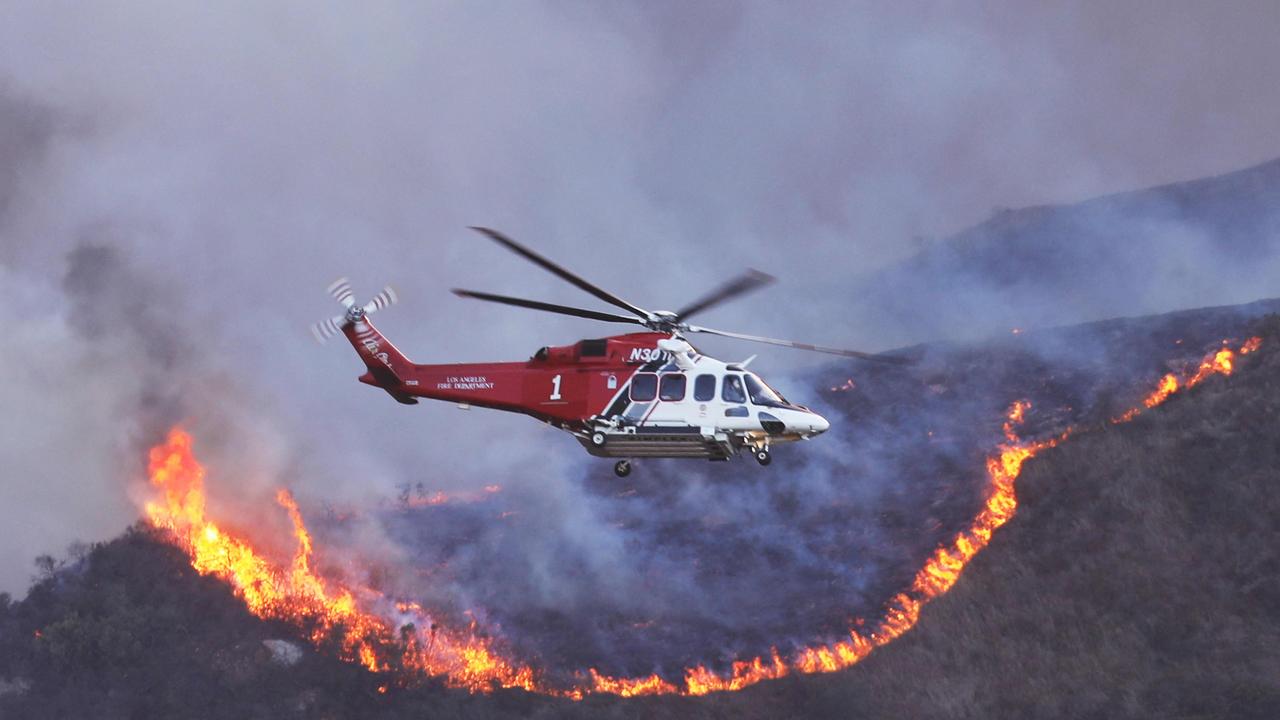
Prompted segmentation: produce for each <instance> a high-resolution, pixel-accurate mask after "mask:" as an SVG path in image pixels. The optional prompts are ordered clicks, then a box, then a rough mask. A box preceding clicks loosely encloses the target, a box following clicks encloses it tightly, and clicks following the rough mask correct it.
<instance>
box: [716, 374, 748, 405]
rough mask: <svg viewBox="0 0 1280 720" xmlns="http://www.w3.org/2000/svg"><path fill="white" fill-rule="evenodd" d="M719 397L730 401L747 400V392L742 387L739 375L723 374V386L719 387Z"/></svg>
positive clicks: (739, 401)
mask: <svg viewBox="0 0 1280 720" xmlns="http://www.w3.org/2000/svg"><path fill="white" fill-rule="evenodd" d="M720 399H721V400H724V401H725V402H731V403H741V402H746V401H747V393H746V391H745V390H743V389H742V376H741V375H725V376H724V387H723V388H721V389H720Z"/></svg>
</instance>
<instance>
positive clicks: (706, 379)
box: [693, 375, 716, 402]
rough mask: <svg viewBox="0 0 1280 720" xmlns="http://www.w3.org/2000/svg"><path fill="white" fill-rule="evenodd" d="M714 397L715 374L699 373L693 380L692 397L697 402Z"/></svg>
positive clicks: (713, 398)
mask: <svg viewBox="0 0 1280 720" xmlns="http://www.w3.org/2000/svg"><path fill="white" fill-rule="evenodd" d="M715 398H716V376H715V375H699V376H698V377H696V378H694V381H693V399H694V400H697V401H698V402H706V401H708V400H715Z"/></svg>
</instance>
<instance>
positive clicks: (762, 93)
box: [0, 2, 1280, 591]
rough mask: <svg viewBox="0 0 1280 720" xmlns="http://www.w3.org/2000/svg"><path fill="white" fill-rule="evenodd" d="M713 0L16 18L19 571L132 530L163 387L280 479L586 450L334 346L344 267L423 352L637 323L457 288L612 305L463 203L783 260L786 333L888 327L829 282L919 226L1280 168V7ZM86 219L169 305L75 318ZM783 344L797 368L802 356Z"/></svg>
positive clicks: (516, 468) (4, 188) (621, 260)
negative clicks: (551, 270) (395, 378)
mask: <svg viewBox="0 0 1280 720" xmlns="http://www.w3.org/2000/svg"><path fill="white" fill-rule="evenodd" d="M686 5H687V4H685V3H649V2H646V3H631V4H621V3H619V4H587V3H584V4H578V5H574V4H568V3H546V4H543V3H532V2H530V3H507V4H498V3H489V4H484V3H433V4H425V3H404V4H391V3H385V4H377V5H375V6H369V7H362V8H361V9H360V10H359V11H354V10H351V9H350V6H348V5H345V4H338V3H331V4H319V3H302V2H298V3H274V4H270V5H265V6H264V5H263V4H262V3H256V2H239V3H235V2H225V3H217V4H213V5H205V6H196V7H190V8H186V7H178V6H176V5H174V4H171V3H162V2H120V3H110V4H108V3H96V4H84V3H73V2H65V3H56V2H40V3H35V2H33V3H16V4H11V5H9V6H7V7H6V8H5V10H4V12H3V20H2V21H0V100H3V102H0V154H2V155H3V157H0V165H2V166H4V167H5V168H6V169H5V170H3V171H0V213H2V214H0V279H3V280H4V286H5V287H6V288H7V289H8V290H9V291H10V297H11V298H12V297H14V294H15V293H16V297H17V298H18V299H19V300H20V302H21V304H20V307H21V308H22V317H21V319H20V320H19V321H17V325H18V326H17V327H16V328H11V329H10V331H9V332H10V338H11V339H12V340H14V342H7V343H5V344H4V346H3V351H0V401H2V402H3V404H4V407H5V408H6V413H5V415H6V417H5V420H4V426H5V427H4V429H5V431H6V432H5V437H4V439H3V440H0V458H2V459H3V462H4V466H5V470H6V473H5V477H4V479H3V480H2V481H0V508H2V509H0V524H2V525H3V527H6V528H10V529H9V530H6V531H5V533H4V535H2V536H0V537H3V538H4V539H5V546H6V553H5V556H4V563H3V565H2V566H0V589H6V590H10V591H14V590H20V589H21V588H22V587H23V586H24V584H25V581H26V577H27V574H28V570H27V568H28V567H29V561H30V558H31V557H32V556H33V555H34V554H36V553H38V552H43V551H55V552H56V551H58V550H59V549H60V548H61V547H62V546H63V545H65V544H66V542H67V541H69V540H71V539H73V538H76V537H79V538H81V539H88V540H92V539H99V538H102V537H106V536H108V535H110V534H112V533H113V532H115V530H117V529H118V528H120V527H122V526H123V525H124V524H126V523H127V522H129V520H130V519H131V518H132V514H131V506H130V505H129V504H128V503H127V502H125V501H122V498H125V497H126V491H125V489H124V485H125V478H127V477H131V476H132V475H131V474H136V470H137V466H136V465H134V466H132V467H131V466H129V462H130V460H129V459H130V458H132V462H133V463H138V462H140V461H139V460H138V458H137V457H136V450H137V445H136V444H137V443H138V442H142V441H143V437H142V436H143V435H145V431H146V429H147V427H148V421H143V420H139V419H138V418H137V417H135V414H136V412H137V408H139V407H147V408H154V407H156V406H157V405H156V404H155V403H149V402H146V403H144V402H142V401H141V400H139V398H145V397H149V396H148V392H147V389H146V388H147V385H148V382H151V383H156V382H159V383H166V384H167V386H166V387H164V388H162V389H161V390H160V391H159V392H160V394H162V395H164V396H165V397H166V398H168V399H169V400H170V401H171V402H169V403H168V404H167V405H166V404H163V403H162V404H161V405H163V406H164V407H173V406H175V403H177V404H180V410H178V411H174V412H176V413H177V414H185V415H187V416H188V417H187V419H188V421H189V422H190V423H192V424H193V425H195V426H196V427H197V428H198V429H200V428H201V423H205V424H206V425H208V427H204V428H203V429H204V431H205V437H206V438H213V439H212V440H209V441H206V444H207V445H209V446H210V447H209V448H208V456H209V458H210V460H211V461H212V462H214V463H215V465H217V464H221V466H223V467H225V468H227V469H228V473H226V474H230V469H231V468H235V470H236V472H235V475H236V478H237V480H236V481H235V482H236V483H238V484H240V485H238V487H239V488H240V489H239V490H238V491H243V492H246V493H249V494H250V495H251V494H252V492H253V488H259V489H260V488H266V487H270V486H272V485H273V484H275V483H277V482H281V481H282V480H283V481H286V482H289V483H290V484H293V485H295V487H296V488H297V489H298V490H299V493H300V495H301V496H302V497H303V498H304V499H307V498H308V496H309V497H310V498H311V499H314V500H317V501H318V500H319V499H322V498H323V499H333V500H336V501H341V500H344V499H352V498H359V497H365V496H367V495H368V494H369V493H370V492H380V493H387V492H391V491H392V490H391V489H392V488H393V487H394V485H395V484H396V483H398V482H403V481H405V480H406V479H407V478H410V477H412V478H413V479H414V480H420V479H423V477H422V476H423V474H424V473H426V474H429V475H430V478H429V479H428V480H425V481H426V482H427V484H429V485H432V484H434V485H436V486H439V487H445V488H448V487H478V486H480V485H484V484H487V483H489V482H492V481H494V480H495V479H496V480H498V481H508V480H509V481H514V482H519V480H518V479H516V478H518V477H519V476H520V472H521V469H523V468H527V467H530V466H533V465H536V466H538V467H545V466H547V465H548V464H551V465H555V466H558V467H560V468H562V469H569V468H572V467H575V465H576V464H577V463H579V462H582V461H581V460H580V459H579V458H578V457H577V455H576V453H577V452H578V450H577V449H576V447H574V446H573V444H572V443H571V442H569V441H568V440H567V439H566V438H564V437H560V436H558V435H555V434H553V433H552V432H551V431H549V430H547V429H546V428H542V427H539V426H537V425H535V424H533V423H530V422H528V421H527V420H525V419H523V418H518V417H514V416H505V415H499V414H496V413H480V412H473V413H471V414H469V415H459V414H458V411H457V410H456V409H454V408H452V407H449V406H443V405H442V406H435V405H426V406H420V407H419V408H415V409H413V410H406V409H404V408H401V407H399V406H397V405H395V404H394V403H392V402H391V401H390V400H389V399H388V398H385V397H381V396H380V395H378V394H376V393H375V392H374V391H372V390H370V389H368V388H365V387H363V386H360V385H358V384H356V383H355V382H354V377H355V375H357V374H358V372H359V369H358V368H359V365H358V362H357V361H356V359H355V358H354V357H353V355H352V353H351V352H350V350H349V349H348V348H346V347H343V346H341V345H340V344H335V345H332V346H329V347H325V348H317V347H315V346H314V345H313V344H312V343H311V341H310V339H309V337H308V335H307V334H306V327H307V326H308V325H309V324H310V323H312V322H314V321H316V320H319V319H321V318H323V317H325V316H326V315H328V314H330V313H331V312H332V311H333V305H332V303H331V301H330V300H329V299H328V298H326V297H325V295H324V293H323V288H324V287H325V285H326V284H327V283H328V282H329V281H330V280H332V279H333V278H334V277H336V276H338V275H342V274H348V275H350V276H351V277H352V279H353V281H354V283H355V284H356V286H357V289H358V292H360V293H361V294H365V295H368V294H371V293H372V292H374V291H376V290H377V289H378V288H379V287H381V285H382V284H383V283H385V282H393V283H395V284H396V285H397V286H398V288H399V289H400V291H401V294H402V295H403V297H404V302H403V303H402V304H401V305H400V306H398V307H396V308H393V309H392V310H390V311H388V312H386V313H385V314H383V315H381V316H380V317H379V324H380V327H381V328H382V329H383V330H384V332H386V333H387V334H388V335H389V336H390V337H391V338H392V339H393V340H394V341H395V342H396V343H397V344H398V345H399V346H400V348H401V349H402V350H404V351H405V352H406V353H407V354H408V355H409V356H410V357H412V358H414V359H415V360H419V361H423V362H426V361H441V362H443V361H451V360H460V361H461V360H488V359H519V358H522V357H525V356H527V355H528V354H529V353H530V352H532V351H533V350H534V349H535V348H536V347H538V346H539V345H543V344H547V343H552V344H557V343H567V342H571V341H573V340H575V339H577V338H579V337H589V336H594V335H600V334H603V333H605V332H606V331H607V330H608V328H604V327H596V326H593V325H591V324H589V323H586V322H583V321H576V320H569V319H559V318H555V317H552V316H546V317H540V316H537V315H533V314H530V313H521V312H520V311H518V310H514V309H503V308H495V307H484V306H481V305H479V304H477V303H467V302H465V301H462V300H459V299H456V298H454V297H452V296H451V295H449V294H448V293H447V289H448V288H449V287H453V286H462V287H473V288H476V289H480V290H489V291H494V292H502V293H511V294H519V295H526V296H529V297H534V298H538V299H546V300H551V301H561V302H570V303H573V304H583V305H586V306H593V305H591V301H590V298H588V297H586V296H585V295H582V294H580V293H577V292H576V291H574V290H573V289H572V288H569V287H568V286H563V285H562V284H560V283H558V282H557V281H555V280H554V279H553V278H551V277H549V276H547V275H545V274H544V273H540V272H539V271H537V270H536V269H535V268H532V267H526V266H525V265H523V264H522V263H521V262H520V261H519V260H518V259H516V258H514V257H510V256H508V255H507V254H505V253H504V252H503V251H502V250H500V249H499V248H496V247H494V246H491V245H489V244H486V243H485V242H484V241H483V240H482V239H480V238H479V237H478V236H475V235H473V234H471V233H469V232H468V231H466V230H465V229H464V228H465V226H466V225H469V224H485V225H491V226H494V227H498V228H501V229H503V230H504V231H506V232H508V233H510V234H511V235H513V236H514V237H516V238H518V239H521V240H524V241H526V242H528V243H530V244H532V245H534V246H535V247H537V248H539V249H540V250H542V251H543V252H545V253H546V254H548V255H550V256H551V257H554V258H557V259H560V260H562V261H563V262H564V263H565V264H566V265H568V266H570V267H572V268H574V269H576V270H579V271H580V272H582V273H583V274H585V275H587V276H588V277H590V278H592V279H593V280H596V281H598V282H599V283H601V284H602V285H605V286H606V287H609V288H610V289H612V290H614V291H616V292H617V293H619V294H621V295H622V296H624V297H626V298H628V299H631V300H634V301H635V302H637V303H640V304H642V305H647V306H656V307H674V306H678V305H679V304H681V303H682V302H684V301H686V300H688V299H689V298H691V297H693V296H695V295H697V294H698V291H699V290H700V289H701V288H702V287H703V286H705V285H708V284H712V283H715V282H718V281H720V280H722V279H723V278H724V277H726V276H727V275H729V274H731V273H734V272H737V271H740V270H741V269H742V268H744V267H747V266H755V267H760V268H762V269H765V270H769V271H770V272H773V273H774V274H776V275H778V276H779V278H780V280H781V282H780V283H779V284H778V285H777V286H775V287H774V288H771V289H770V290H769V291H767V292H766V293H762V294H761V295H759V296H756V297H753V298H750V299H747V300H744V301H742V303H741V304H739V305H737V306H736V307H735V308H734V309H733V310H732V311H719V312H718V313H713V314H709V315H708V316H707V318H706V322H707V324H712V325H717V326H723V327H725V328H726V329H732V330H739V331H743V332H757V331H764V330H766V329H767V330H769V331H776V330H777V327H778V320H777V318H778V317H779V313H785V314H786V317H787V320H788V325H789V327H790V330H789V334H791V335H792V336H794V337H795V338H797V339H802V340H811V341H814V342H822V343H831V344H845V345H849V346H853V347H865V348H867V349H878V345H877V338H876V337H875V336H868V335H863V334H860V333H856V332H854V331H852V330H851V329H850V328H847V327H842V326H841V324H840V323H839V321H838V318H839V317H840V313H841V308H840V306H839V304H838V302H837V301H836V300H834V299H833V298H835V297H836V294H834V293H832V292H831V290H832V289H833V288H838V287H840V286H841V285H842V284H843V283H844V282H846V281H847V278H848V277H849V276H850V275H852V274H856V273H862V272H867V271H869V270H871V269H874V268H876V267H879V266H882V265H884V264H885V263H888V262H891V261H893V260H896V259H899V258H902V257H904V256H906V255H908V254H910V253H911V252H912V251H913V250H914V249H915V248H916V244H915V241H914V240H913V238H915V237H918V236H939V235H946V234H949V233H951V232H954V231H956V230H959V229H961V228H962V227H964V226H965V225H967V224H971V223H973V222H976V221H978V220H980V219H981V218H983V217H986V216H987V215H988V214H989V213H990V211H991V209H992V208H993V207H1001V206H1005V207H1017V206H1023V205H1028V204H1038V203H1056V202H1070V201H1075V200H1079V199H1083V198H1087V197H1090V196H1094V195H1099V194H1103V193H1108V192H1114V191H1121V190H1127V189H1131V188H1136V187H1141V186H1145V185H1151V184H1156V183H1162V182H1168V181H1173V180H1178V179H1185V178H1192V177H1198V176H1203V175H1207V174H1214V173H1218V172H1223V171H1226V170H1231V169H1235V168H1238V167H1242V166H1245V165H1248V164H1252V163H1255V162H1259V161H1262V160H1266V159H1269V158H1271V157H1274V156H1275V155H1277V154H1280V141H1278V140H1277V137H1276V133H1275V129H1276V128H1277V127H1280V85H1278V84H1277V83H1275V82H1274V72H1275V68H1276V67H1278V66H1280V62H1278V61H1280V46H1278V45H1277V44H1276V43H1275V37H1276V34H1277V30H1280V5H1277V4H1276V3H1273V2H1256V3H1247V2H1239V3H1222V4H1219V3H1201V2H1180V3H1179V2H1144V3H1083V4H1081V3H1063V4H1058V5H1057V6H1056V7H1034V8H1033V7H1031V6H1030V4H1027V3H1021V2H1000V3H985V4H981V5H978V4H967V3H921V4H916V5H914V6H912V7H909V8H901V7H892V8H890V7H889V6H888V5H886V4H884V3H830V4H828V3H806V4H803V5H797V4H791V3H700V4H697V5H696V6H694V7H692V8H689V7H686ZM801 8H802V9H801ZM33 127H34V128H36V129H33ZM40 127H44V128H47V132H46V133H43V134H42V133H41V132H40V131H39V129H38V128H40ZM85 242H90V243H94V244H98V245H107V246H111V247H112V248H115V249H116V250H118V251H119V258H120V262H121V263H123V264H124V266H125V267H126V268H127V270H124V271H122V273H123V275H122V277H130V278H145V279H146V281H145V282H141V281H139V282H136V283H135V282H132V281H131V282H130V283H129V287H128V289H129V290H133V291H134V292H135V293H136V294H137V297H136V298H131V297H129V293H128V292H124V293H121V292H118V291H115V290H113V291H111V292H109V293H106V294H105V295H101V296H99V295H94V296H92V297H93V298H95V300H94V302H104V303H116V304H118V306H119V307H121V308H134V307H136V305H135V304H136V303H141V304H143V305H147V306H150V307H152V308H153V309H152V310H151V311H150V312H153V313H155V314H156V315H157V319H156V322H155V323H152V324H145V325H144V326H139V325H138V324H136V323H133V322H132V321H130V320H129V319H128V317H127V315H125V314H121V313H114V314H111V313H109V314H108V315H107V316H106V317H108V318H109V319H110V318H114V319H115V320H114V322H115V323H116V324H115V325H114V326H109V327H108V328H107V329H106V330H105V332H106V335H107V336H108V338H114V339H108V340H104V339H103V338H102V337H101V336H99V337H90V336H86V335H85V334H84V333H83V332H81V331H80V330H78V329H77V323H76V317H77V307H76V305H75V304H74V303H73V302H71V301H70V300H69V299H68V296H67V291H66V290H65V289H64V283H63V278H64V276H65V275H66V274H67V271H68V264H67V258H68V254H69V253H70V252H71V250H72V249H73V248H75V247H77V246H78V245H80V244H83V243H85ZM82 309H83V308H81V310H82ZM757 316H762V317H763V316H768V317H772V318H773V319H774V320H773V322H772V323H771V324H770V327H768V328H764V327H759V326H755V325H753V322H752V320H753V318H754V317H757ZM833 318H835V320H833ZM155 328H167V331H168V332H172V333H173V334H175V335H177V336H181V338H180V342H181V344H183V346H184V347H190V348H191V353H190V355H184V356H183V358H184V359H183V360H182V361H181V363H180V364H179V365H177V366H173V365H165V364H163V363H161V362H160V361H159V360H158V359H157V358H156V357H155V356H154V355H153V351H152V350H151V349H149V346H148V345H147V343H145V342H142V341H141V340H138V338H145V337H151V335H149V333H152V332H154V331H155ZM175 342H177V341H175ZM709 346H711V347H713V349H716V350H720V349H722V348H724V349H727V351H728V352H730V353H733V352H740V353H741V354H742V355H747V354H750V353H751V352H755V349H754V348H751V349H747V348H742V347H738V346H729V345H721V344H709ZM33 348H38V350H33ZM765 353H766V354H764V355H762V359H763V361H764V362H763V363H762V364H763V366H762V367H761V368H760V369H761V371H762V372H764V373H766V375H768V374H769V373H770V370H773V371H774V373H775V374H776V373H778V372H781V371H782V370H783V369H784V364H785V363H788V362H789V361H788V358H790V357H793V356H789V355H786V354H785V352H783V351H765ZM157 363H159V364H157ZM215 406H216V408H217V409H216V410H211V409H210V408H213V407H215ZM12 408H37V409H38V412H29V413H17V412H14V411H13V410H12ZM170 414H172V413H170ZM197 414H198V415H200V417H194V416H193V415H197ZM209 415H216V416H217V417H219V418H220V420H219V421H217V422H216V423H215V422H214V421H212V420H209V419H208V416H209ZM165 417H166V418H167V417H168V415H166V416H165ZM202 418H203V419H202ZM215 425H216V427H215ZM72 431H74V435H75V436H76V437H78V438H80V439H81V440H80V442H78V443H77V444H76V446H75V447H76V449H75V451H74V452H70V451H68V452H59V451H57V448H59V447H62V446H63V444H65V443H66V442H67V436H68V434H71V433H72ZM495 439H500V440H501V442H499V443H497V444H495V443H494V440H495ZM233 440H234V442H233ZM45 449H47V450H45ZM211 482H212V481H211ZM228 482H229V481H228ZM246 488H247V489H246ZM32 518H36V519H38V522H33V521H32ZM19 528H21V529H19Z"/></svg>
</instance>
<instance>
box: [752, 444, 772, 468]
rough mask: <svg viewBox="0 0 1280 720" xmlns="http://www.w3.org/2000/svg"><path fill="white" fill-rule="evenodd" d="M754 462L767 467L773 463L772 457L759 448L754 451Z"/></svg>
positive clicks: (766, 451)
mask: <svg viewBox="0 0 1280 720" xmlns="http://www.w3.org/2000/svg"><path fill="white" fill-rule="evenodd" d="M756 462H758V463H760V464H761V465H768V464H769V463H771V462H773V456H772V455H770V454H769V451H768V450H765V449H764V448H761V449H759V450H757V451H756Z"/></svg>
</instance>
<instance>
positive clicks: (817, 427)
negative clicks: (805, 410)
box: [809, 413, 831, 435]
mask: <svg viewBox="0 0 1280 720" xmlns="http://www.w3.org/2000/svg"><path fill="white" fill-rule="evenodd" d="M809 427H810V428H811V429H812V431H813V434H814V435H821V434H822V433H824V432H826V431H827V430H828V429H829V428H830V427H831V423H829V422H827V419H826V418H824V417H822V416H821V415H819V414H818V413H814V414H813V418H811V419H810V420H809Z"/></svg>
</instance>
